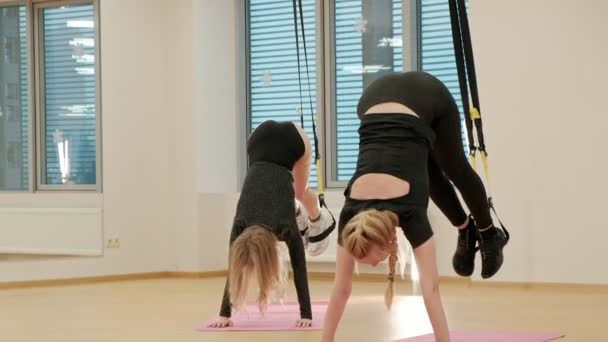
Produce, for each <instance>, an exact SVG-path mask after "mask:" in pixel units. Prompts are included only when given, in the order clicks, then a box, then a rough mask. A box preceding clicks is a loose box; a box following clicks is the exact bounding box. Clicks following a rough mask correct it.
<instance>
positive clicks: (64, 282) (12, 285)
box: [0, 270, 228, 290]
mask: <svg viewBox="0 0 608 342" xmlns="http://www.w3.org/2000/svg"><path fill="white" fill-rule="evenodd" d="M226 274H228V273H227V271H223V270H220V271H209V272H149V273H129V274H117V275H107V276H95V277H79V278H65V279H45V280H29V281H14V282H0V290H9V289H22V288H31V287H52V286H71V285H87V284H97V283H109V282H118V281H136V280H150V279H167V278H182V279H202V278H215V277H225V276H226Z"/></svg>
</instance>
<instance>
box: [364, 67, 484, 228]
mask: <svg viewBox="0 0 608 342" xmlns="http://www.w3.org/2000/svg"><path fill="white" fill-rule="evenodd" d="M385 102H397V103H400V104H403V105H404V106H406V107H408V108H411V109H412V110H413V111H414V112H415V113H416V114H417V115H418V116H419V117H420V118H421V119H422V120H423V121H425V122H426V123H427V124H428V125H429V126H430V127H431V129H432V130H433V131H434V132H435V134H436V140H435V143H434V147H433V150H432V152H431V155H430V156H429V165H428V172H429V186H430V196H431V199H432V200H433V202H434V203H435V204H436V205H437V207H439V209H440V210H441V211H442V212H443V214H444V215H445V216H446V217H447V218H448V220H450V222H451V223H452V224H453V225H454V226H459V225H462V224H463V223H464V222H465V221H466V218H467V214H466V212H465V210H464V208H463V206H462V204H461V203H460V201H459V199H458V196H457V195H456V191H455V190H454V187H453V186H452V183H450V181H452V182H453V184H454V185H455V186H456V188H458V190H459V191H460V193H461V195H462V198H463V199H464V201H465V203H466V204H467V206H468V207H469V209H470V210H471V213H472V215H473V218H474V219H475V221H476V224H477V226H478V227H479V228H481V229H483V228H487V227H489V226H491V225H492V217H491V215H490V208H489V206H488V200H487V194H486V191H485V188H484V185H483V182H482V181H481V179H480V178H479V175H478V174H477V172H475V170H473V168H472V167H471V165H470V164H469V161H468V160H467V157H466V155H465V151H464V147H463V145H462V133H461V122H460V113H459V111H458V106H457V105H456V102H455V101H454V98H453V97H452V95H451V94H450V91H449V90H448V88H447V87H446V86H445V85H444V84H443V83H442V82H441V81H439V80H438V79H437V78H435V77H434V76H432V75H430V74H427V73H425V72H420V71H414V72H406V73H396V74H388V75H386V76H383V77H381V78H379V79H377V80H376V81H374V82H373V83H372V84H370V86H369V87H368V88H367V89H366V90H365V92H364V93H363V95H362V96H361V99H360V100H359V105H358V107H357V112H358V114H359V116H360V117H361V116H362V115H363V114H365V112H366V111H367V110H368V109H369V108H371V107H372V106H374V105H376V104H380V103H385Z"/></svg>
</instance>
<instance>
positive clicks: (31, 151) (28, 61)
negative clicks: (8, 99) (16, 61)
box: [0, 0, 36, 194]
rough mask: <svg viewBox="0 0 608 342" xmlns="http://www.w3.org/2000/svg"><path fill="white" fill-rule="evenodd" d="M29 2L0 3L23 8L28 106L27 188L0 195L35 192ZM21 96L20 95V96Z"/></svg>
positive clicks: (11, 190) (3, 192)
mask: <svg viewBox="0 0 608 342" xmlns="http://www.w3.org/2000/svg"><path fill="white" fill-rule="evenodd" d="M31 5H32V4H31V1H26V0H20V1H0V9H1V8H7V7H20V6H23V7H25V18H26V19H25V20H26V25H25V26H26V40H25V42H22V43H25V44H26V45H27V46H26V51H27V59H26V64H27V65H26V72H27V76H26V79H27V83H28V84H27V91H28V94H27V104H28V110H27V116H28V132H27V136H28V137H27V144H28V146H27V148H28V153H27V158H28V163H29V167H28V170H27V174H28V182H27V183H28V187H27V189H20V190H15V189H10V190H8V189H7V190H3V189H0V194H24V193H32V192H34V191H35V189H36V187H35V183H34V182H35V177H34V169H35V167H36V158H35V150H34V149H35V147H34V146H35V145H34V126H35V122H34V120H33V117H34V109H33V101H32V91H33V90H32V53H31V47H32V42H31V38H32V28H31V25H30V23H31ZM21 95H22V94H21Z"/></svg>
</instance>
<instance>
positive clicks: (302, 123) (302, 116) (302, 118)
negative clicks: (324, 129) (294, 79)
mask: <svg viewBox="0 0 608 342" xmlns="http://www.w3.org/2000/svg"><path fill="white" fill-rule="evenodd" d="M297 13H298V12H297V9H296V1H295V0H294V1H293V26H294V28H295V34H296V51H297V52H296V56H297V59H298V91H299V92H300V107H298V108H296V113H297V114H298V116H300V124H301V125H302V128H303V127H304V115H303V114H302V106H303V105H302V79H301V78H300V50H299V47H300V40H299V38H298V14H297ZM306 64H308V63H306Z"/></svg>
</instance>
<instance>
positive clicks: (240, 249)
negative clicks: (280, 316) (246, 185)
mask: <svg viewBox="0 0 608 342" xmlns="http://www.w3.org/2000/svg"><path fill="white" fill-rule="evenodd" d="M278 242H279V241H278V240H277V238H276V237H275V236H274V234H273V233H272V232H271V231H269V230H268V229H266V228H264V227H261V226H258V225H255V226H251V227H247V228H246V229H245V230H244V231H243V233H242V234H241V235H239V237H238V238H236V239H235V240H234V242H233V243H232V246H231V247H230V257H229V266H228V283H229V288H228V291H229V294H230V303H231V304H232V306H233V308H235V309H236V310H239V309H241V308H242V307H243V305H244V304H245V301H246V297H247V290H248V288H249V278H250V277H251V276H252V275H255V276H256V278H257V281H258V287H259V291H260V292H259V295H258V299H257V301H256V302H257V305H258V308H259V310H260V312H262V313H265V312H266V309H267V305H268V301H269V300H271V299H274V298H282V297H283V296H284V294H285V279H286V277H285V275H286V273H285V272H283V264H282V261H281V259H282V258H281V255H282V253H281V251H280V250H279V249H280V246H279V243H278Z"/></svg>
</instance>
